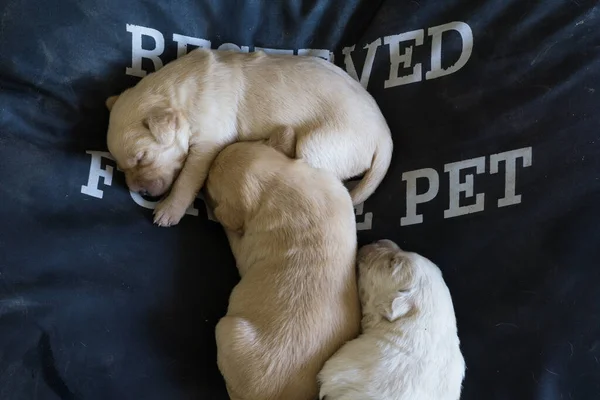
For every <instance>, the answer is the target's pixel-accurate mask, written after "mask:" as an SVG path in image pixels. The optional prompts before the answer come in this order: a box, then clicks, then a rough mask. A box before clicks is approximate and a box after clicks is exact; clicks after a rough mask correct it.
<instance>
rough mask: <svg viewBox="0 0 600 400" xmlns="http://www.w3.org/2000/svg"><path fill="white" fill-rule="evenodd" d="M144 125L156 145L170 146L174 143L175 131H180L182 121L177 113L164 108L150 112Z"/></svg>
mask: <svg viewBox="0 0 600 400" xmlns="http://www.w3.org/2000/svg"><path fill="white" fill-rule="evenodd" d="M144 124H145V125H146V126H147V127H148V129H149V130H150V133H152V136H154V138H155V139H156V141H157V142H158V143H160V144H162V145H165V146H170V145H171V144H173V142H174V141H175V135H177V131H179V130H180V129H181V124H182V120H181V116H180V115H179V113H178V112H177V111H175V110H173V109H172V108H165V109H156V110H153V111H151V112H150V114H149V115H148V116H147V117H146V119H145V120H144Z"/></svg>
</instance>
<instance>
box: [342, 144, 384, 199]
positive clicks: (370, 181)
mask: <svg viewBox="0 0 600 400" xmlns="http://www.w3.org/2000/svg"><path fill="white" fill-rule="evenodd" d="M393 150H394V144H393V142H392V138H391V136H390V135H389V134H387V135H385V138H384V139H383V140H381V141H380V142H379V143H378V144H377V148H376V149H375V153H374V154H373V161H372V162H371V168H369V169H368V170H367V172H366V173H365V176H364V177H363V178H362V179H361V180H360V182H358V184H357V185H356V186H354V188H352V190H350V197H352V204H353V205H355V206H356V205H358V204H360V203H363V202H364V201H365V200H367V199H368V198H369V196H371V195H372V194H373V192H375V189H377V187H378V186H379V184H380V183H381V181H383V178H384V177H385V174H386V173H387V171H388V168H389V167H390V163H391V162H392V152H393Z"/></svg>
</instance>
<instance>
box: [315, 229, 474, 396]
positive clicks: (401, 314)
mask: <svg viewBox="0 0 600 400" xmlns="http://www.w3.org/2000/svg"><path fill="white" fill-rule="evenodd" d="M358 268H359V278H358V282H359V283H358V285H359V293H360V300H361V304H362V310H363V318H362V330H363V333H362V334H361V336H359V337H358V338H357V339H355V340H353V341H351V342H348V343H347V344H346V345H344V347H342V348H341V349H340V350H339V351H338V352H337V353H336V354H335V355H334V356H333V357H332V358H331V359H330V360H329V361H327V363H326V364H325V366H324V367H323V370H322V371H321V372H320V374H319V380H320V382H321V389H320V398H321V399H327V400H368V399H372V400H458V399H459V398H460V393H461V384H462V381H463V378H464V374H465V362H464V359H463V356H462V354H461V351H460V348H459V339H458V334H457V329H456V318H455V316H454V309H453V306H452V299H451V297H450V292H449V290H448V287H447V286H446V284H445V283H444V280H443V278H442V273H441V271H440V270H439V269H438V268H437V267H436V266H435V265H434V264H433V263H432V262H431V261H429V260H428V259H426V258H424V257H421V256H419V255H418V254H415V253H409V252H404V251H402V250H401V249H400V248H399V247H398V246H397V245H396V244H395V243H393V242H391V241H389V240H381V241H379V242H376V243H374V244H370V245H368V246H365V247H363V248H361V249H360V251H359V253H358Z"/></svg>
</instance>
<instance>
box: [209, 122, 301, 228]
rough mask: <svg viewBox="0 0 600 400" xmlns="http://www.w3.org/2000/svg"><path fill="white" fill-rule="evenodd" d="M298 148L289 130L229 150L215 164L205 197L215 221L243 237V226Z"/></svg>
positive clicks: (221, 154) (229, 147)
mask: <svg viewBox="0 0 600 400" xmlns="http://www.w3.org/2000/svg"><path fill="white" fill-rule="evenodd" d="M294 147H295V140H294V139H293V131H292V130H291V128H286V129H284V130H283V131H282V132H279V131H278V132H276V133H274V134H273V136H272V137H271V138H269V139H266V140H259V141H253V142H250V141H247V142H238V143H234V144H232V145H229V146H227V147H226V148H225V149H223V150H222V151H221V152H220V153H219V155H218V156H217V157H216V158H215V160H214V161H213V163H212V165H211V167H210V171H209V173H208V178H207V180H206V184H205V187H204V189H205V191H204V195H205V198H206V199H207V204H208V205H209V207H211V208H213V212H214V215H215V218H216V219H217V220H218V221H219V222H220V223H221V224H222V225H223V226H224V227H225V228H226V229H228V230H231V231H235V232H238V233H241V234H243V232H244V222H245V220H246V219H247V217H248V215H249V214H251V213H252V212H253V210H255V209H256V208H257V207H258V206H259V204H260V198H261V196H262V194H263V192H265V191H268V190H269V181H270V179H271V178H272V177H273V176H275V175H276V174H277V172H278V171H280V169H281V168H282V167H283V166H285V165H286V164H288V163H292V162H293V161H292V160H291V159H290V158H289V157H288V156H286V154H285V153H291V152H292V151H293V148H294Z"/></svg>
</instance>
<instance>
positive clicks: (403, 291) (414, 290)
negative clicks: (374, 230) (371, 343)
mask: <svg viewBox="0 0 600 400" xmlns="http://www.w3.org/2000/svg"><path fill="white" fill-rule="evenodd" d="M358 269H359V279H358V285H359V292H360V298H361V303H362V307H363V314H365V316H366V317H368V319H369V320H370V321H381V320H387V321H388V322H394V321H396V320H397V319H399V318H401V317H403V316H406V315H407V314H409V313H411V312H412V311H413V310H416V309H417V308H422V307H423V306H426V305H425V304H423V302H424V300H423V298H427V293H426V292H427V289H428V287H429V286H431V285H430V283H431V282H432V281H436V282H437V281H440V280H442V277H441V272H440V270H439V269H438V268H437V266H436V265H435V264H433V263H432V262H431V261H429V260H428V259H426V258H425V257H422V256H420V255H418V254H416V253H410V252H405V251H402V249H400V247H398V245H396V244H395V243H394V242H392V241H390V240H380V241H378V242H375V243H372V244H369V245H367V246H364V247H362V248H361V249H360V250H359V252H358ZM442 282H443V280H442Z"/></svg>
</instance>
